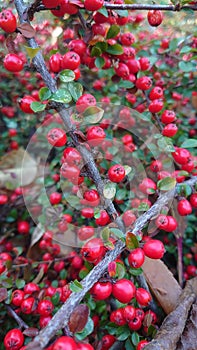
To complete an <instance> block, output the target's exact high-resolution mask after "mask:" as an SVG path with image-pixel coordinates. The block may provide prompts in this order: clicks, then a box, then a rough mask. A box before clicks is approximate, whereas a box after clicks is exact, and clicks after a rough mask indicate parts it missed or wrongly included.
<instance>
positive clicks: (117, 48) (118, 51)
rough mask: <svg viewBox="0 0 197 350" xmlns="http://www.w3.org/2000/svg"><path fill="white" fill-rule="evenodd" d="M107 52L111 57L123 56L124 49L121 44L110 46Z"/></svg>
mask: <svg viewBox="0 0 197 350" xmlns="http://www.w3.org/2000/svg"><path fill="white" fill-rule="evenodd" d="M106 52H107V53H109V54H110V55H122V53H123V48H122V46H121V45H120V44H114V45H111V46H109V47H108V49H107V50H106Z"/></svg>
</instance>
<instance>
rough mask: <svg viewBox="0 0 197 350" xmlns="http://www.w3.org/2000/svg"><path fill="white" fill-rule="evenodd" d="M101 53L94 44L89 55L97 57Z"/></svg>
mask: <svg viewBox="0 0 197 350" xmlns="http://www.w3.org/2000/svg"><path fill="white" fill-rule="evenodd" d="M101 54H102V51H101V49H100V48H99V47H96V46H94V47H93V48H92V50H91V57H99V56H100V55H101Z"/></svg>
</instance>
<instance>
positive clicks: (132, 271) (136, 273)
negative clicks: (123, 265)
mask: <svg viewBox="0 0 197 350" xmlns="http://www.w3.org/2000/svg"><path fill="white" fill-rule="evenodd" d="M142 272H143V270H142V269H141V267H140V268H139V269H135V268H130V269H129V273H130V274H131V275H133V276H139V275H141V273H142Z"/></svg>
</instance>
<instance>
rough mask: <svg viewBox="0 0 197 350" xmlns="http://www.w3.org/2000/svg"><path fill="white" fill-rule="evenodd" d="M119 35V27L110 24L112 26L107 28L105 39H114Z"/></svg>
mask: <svg viewBox="0 0 197 350" xmlns="http://www.w3.org/2000/svg"><path fill="white" fill-rule="evenodd" d="M119 33H120V27H119V26H117V25H115V24H112V26H111V27H110V28H109V30H108V32H107V39H111V38H114V37H115V36H116V35H118V34H119Z"/></svg>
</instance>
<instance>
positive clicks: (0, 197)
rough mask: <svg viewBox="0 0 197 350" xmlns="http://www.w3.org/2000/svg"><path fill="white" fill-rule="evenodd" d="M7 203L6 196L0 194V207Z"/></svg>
mask: <svg viewBox="0 0 197 350" xmlns="http://www.w3.org/2000/svg"><path fill="white" fill-rule="evenodd" d="M7 202H8V196H7V195H6V194H0V205H3V204H6V203H7Z"/></svg>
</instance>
